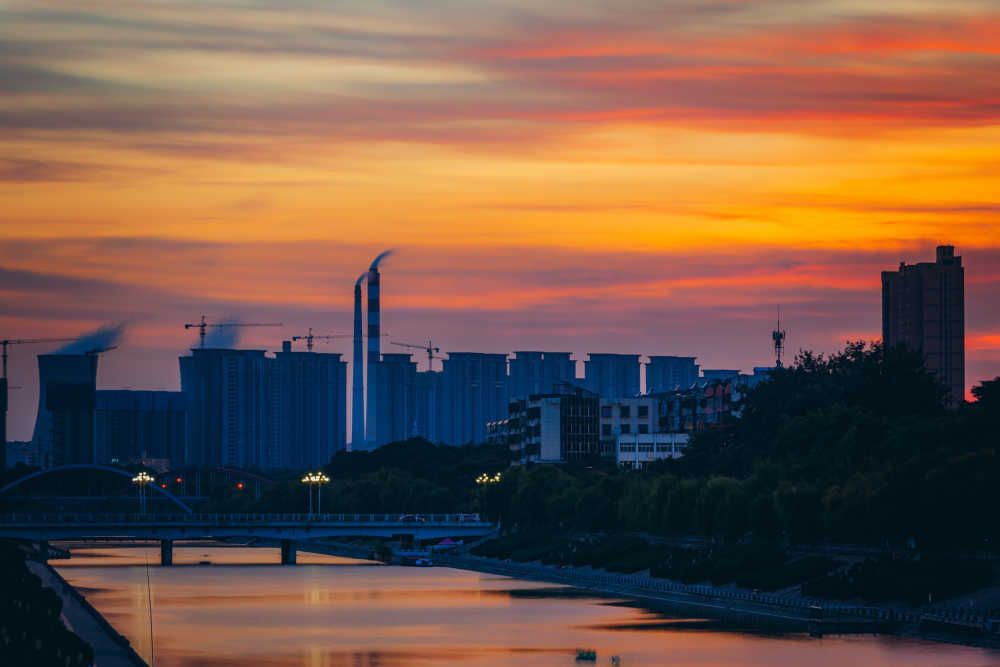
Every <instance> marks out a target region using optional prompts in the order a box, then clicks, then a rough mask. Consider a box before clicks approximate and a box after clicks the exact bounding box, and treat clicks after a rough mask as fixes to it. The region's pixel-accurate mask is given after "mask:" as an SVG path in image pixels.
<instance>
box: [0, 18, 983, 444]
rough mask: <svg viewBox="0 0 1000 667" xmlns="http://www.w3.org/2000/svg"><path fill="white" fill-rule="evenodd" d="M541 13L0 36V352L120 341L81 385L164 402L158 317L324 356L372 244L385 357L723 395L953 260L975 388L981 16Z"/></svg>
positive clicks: (169, 377) (20, 424) (172, 352)
mask: <svg viewBox="0 0 1000 667" xmlns="http://www.w3.org/2000/svg"><path fill="white" fill-rule="evenodd" d="M535 4H536V3H523V2H517V1H512V2H506V3H497V4H496V5H495V6H492V7H490V8H489V9H483V8H476V7H474V6H451V5H449V4H447V3H443V2H440V3H434V2H432V3H429V4H425V5H423V6H421V7H419V8H416V7H412V6H407V5H406V4H404V3H391V2H388V3H366V4H365V5H359V6H357V7H351V6H341V7H337V8H324V7H322V6H316V5H311V4H308V3H301V4H299V3H289V4H286V5H285V6H283V7H282V8H281V10H280V11H279V10H277V9H269V8H267V7H263V6H260V7H256V8H237V7H220V6H214V5H204V6H201V7H198V8H197V9H194V8H192V7H190V6H185V5H182V4H179V3H163V4H159V5H157V6H148V7H135V6H132V5H117V4H116V3H114V2H111V3H103V4H101V5H98V6H94V7H91V8H88V9H81V8H79V7H77V6H76V5H73V4H70V3H60V2H54V3H51V4H47V5H45V6H36V5H27V4H25V5H21V4H11V5H7V6H5V7H4V8H3V9H0V17H2V19H3V20H2V21H0V35H2V36H3V39H4V43H5V44H7V45H8V48H7V49H6V50H5V52H4V54H3V55H2V56H0V70H2V71H3V72H4V74H5V76H3V77H0V80H2V81H3V83H2V84H0V85H2V87H3V90H4V97H3V103H2V105H0V142H2V145H3V147H4V151H3V157H2V158H0V197H2V198H3V200H4V202H5V204H6V206H5V216H4V222H3V224H2V225H0V282H2V284H3V287H4V289H3V290H2V291H0V332H2V334H3V335H4V336H11V337H12V336H26V337H64V336H75V335H78V334H80V333H81V332H84V331H87V330H91V329H94V328H96V327H98V326H100V325H103V324H105V323H108V322H119V321H122V320H128V321H129V322H130V329H129V334H128V336H127V338H126V339H125V342H124V343H123V345H122V346H121V347H120V348H119V349H117V350H115V351H113V352H111V353H109V354H107V355H105V356H104V357H103V358H102V362H101V368H100V377H99V384H100V386H101V387H103V388H118V387H134V388H141V389H157V388H163V389H174V390H176V389H178V388H179V378H178V374H177V369H176V358H177V356H178V355H180V354H182V353H184V352H185V351H186V350H188V349H189V348H191V347H193V346H194V337H192V336H191V335H190V332H186V331H184V330H183V329H182V328H181V325H182V324H183V323H185V322H192V321H195V319H196V318H197V317H198V316H200V315H201V314H202V313H206V314H208V315H209V316H210V317H214V318H217V319H221V318H225V317H230V316H231V317H238V318H240V319H243V320H245V321H280V322H284V323H285V327H284V328H283V329H280V330H261V331H249V330H248V331H246V332H244V337H243V341H244V343H243V345H242V346H243V347H248V348H254V347H256V348H264V349H268V350H271V351H276V350H278V349H279V348H280V341H281V340H282V339H284V338H289V337H291V336H293V335H301V334H304V333H305V332H306V331H307V330H308V328H309V327H313V329H314V330H315V331H316V332H318V333H334V334H349V333H350V332H351V322H352V320H351V306H352V303H351V291H350V286H351V285H352V284H353V282H354V280H355V279H356V278H357V276H358V273H359V272H361V271H363V270H364V269H365V267H367V266H368V263H369V261H370V259H371V257H374V256H375V255H376V254H377V253H378V252H380V251H381V250H383V249H385V248H387V247H396V248H399V254H398V255H396V256H393V257H391V258H389V260H387V262H386V264H385V270H384V272H383V276H382V288H383V295H382V296H383V309H382V317H383V328H384V331H385V332H388V333H390V334H392V336H393V338H392V340H403V341H409V342H420V341H424V340H427V339H433V340H434V341H435V344H438V345H440V346H441V348H442V350H449V349H450V350H454V351H481V352H511V351H513V350H518V349H529V350H530V349H544V350H565V351H571V352H573V353H574V357H575V358H576V359H577V360H578V362H580V361H582V360H583V359H585V355H586V353H588V352H619V353H625V354H640V353H641V354H658V355H687V356H697V357H698V359H699V363H700V364H702V365H703V366H705V367H709V368H713V367H714V368H729V367H739V368H742V369H744V370H749V369H750V368H751V367H752V366H754V365H759V364H766V363H770V362H771V351H770V330H771V329H772V328H773V324H774V317H775V310H776V307H777V306H778V305H780V306H781V307H782V312H783V320H784V322H785V328H786V329H787V330H788V340H787V344H788V352H789V353H790V356H791V355H793V354H794V353H795V351H797V350H799V349H802V348H805V349H813V350H816V351H819V352H831V351H833V350H836V349H838V348H840V347H842V346H843V343H844V341H846V340H848V339H862V338H863V339H866V340H873V339H877V338H879V337H880V331H881V323H880V304H879V275H880V273H881V272H882V271H884V270H891V269H892V268H893V267H896V266H898V264H899V262H900V261H905V262H914V261H920V260H922V259H923V258H926V257H928V256H932V254H933V249H934V247H935V246H936V245H938V244H950V245H954V246H955V247H956V248H957V249H958V251H959V252H960V253H961V254H962V256H963V258H964V260H963V261H964V263H965V266H966V267H967V284H966V314H967V317H966V383H965V389H966V395H967V396H968V389H969V387H971V386H972V385H974V384H975V383H976V382H978V381H980V380H983V379H987V378H990V377H993V376H995V375H996V374H997V372H998V368H1000V305H998V304H997V300H996V298H995V294H996V293H997V291H998V288H1000V268H998V267H1000V245H998V242H997V238H998V237H1000V234H998V233H997V232H998V220H1000V202H998V201H997V197H996V194H995V183H996V176H997V167H996V160H995V157H994V155H993V153H994V152H995V151H994V150H993V147H994V146H995V145H996V144H997V140H998V139H1000V129H998V126H997V125H996V122H995V118H996V104H995V102H994V100H996V99H997V94H998V92H1000V89H998V85H1000V83H998V80H997V78H996V77H994V76H989V73H991V72H992V71H993V69H994V68H993V61H994V60H995V59H996V56H997V54H998V47H997V46H996V44H998V43H1000V40H998V39H997V38H998V37H1000V13H998V12H997V11H996V10H995V9H994V8H992V7H991V4H990V3H987V2H980V1H977V0H962V1H960V2H954V3H950V4H949V6H948V11H947V13H943V12H942V11H941V10H940V7H939V5H938V4H937V3H931V2H925V1H923V0H907V1H902V2H896V3H889V4H882V5H879V6H877V7H875V6H870V5H868V4H866V3H856V2H853V1H851V0H829V1H825V2H820V3H810V4H809V5H808V6H801V5H800V3H787V2H778V1H771V2H761V3H752V4H749V3H733V2H728V1H721V0H720V1H711V2H687V1H677V2H672V3H648V4H647V3H642V2H635V3H627V4H625V5H619V6H617V7H613V8H609V7H603V6H589V5H586V4H578V5H575V6H573V7H548V8H546V7H538V6H535ZM341 340H342V342H341V343H338V344H333V345H331V344H323V345H322V346H317V351H329V352H336V353H340V354H342V355H344V357H345V358H347V359H349V358H350V354H349V353H350V349H349V345H350V343H349V340H350V339H349V338H344V339H341ZM388 340H389V339H387V341H388ZM387 341H384V343H383V350H384V351H396V352H399V351H402V350H400V349H395V350H393V349H392V346H391V345H389V344H388V342H387ZM46 351H49V350H48V349H46V348H45V347H44V346H38V347H32V348H28V347H22V348H18V349H16V350H12V351H11V360H10V371H11V383H12V384H13V385H15V386H21V387H23V388H22V389H16V390H12V391H11V392H10V406H11V410H10V415H9V416H10V431H9V434H10V437H11V438H12V439H18V440H21V439H26V438H27V437H29V436H30V431H31V426H32V424H33V414H34V410H35V407H36V406H37V395H36V394H35V393H34V392H35V391H36V387H37V378H36V375H37V366H36V364H35V361H34V359H35V355H36V354H38V353H41V352H46ZM414 359H415V361H417V362H418V363H419V364H420V365H421V366H420V367H421V368H423V367H424V360H423V359H422V358H421V355H419V354H417V355H415V356H414Z"/></svg>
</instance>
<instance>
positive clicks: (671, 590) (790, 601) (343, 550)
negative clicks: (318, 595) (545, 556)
mask: <svg viewBox="0 0 1000 667" xmlns="http://www.w3.org/2000/svg"><path fill="white" fill-rule="evenodd" d="M298 548H299V549H300V550H302V551H314V552H316V553H324V554H328V555H336V556H348V557H355V558H358V557H362V558H364V557H366V556H364V555H363V553H362V551H363V548H359V547H358V546H357V545H352V544H343V543H315V542H312V543H300V544H299V545H298ZM367 557H368V558H370V556H367ZM433 559H434V561H435V562H436V563H437V564H439V565H443V566H447V567H453V568H456V569H462V570H470V571H475V572H484V573H488V574H497V575H501V576H508V577H513V578H517V579H526V580H532V581H543V582H547V583H553V584H559V585H565V586H572V587H575V588H582V589H586V590H591V591H594V592H596V593H600V594H604V595H611V596H616V597H623V598H628V599H632V600H636V601H638V602H640V603H642V604H643V605H645V606H649V607H651V608H655V609H657V610H661V611H665V612H670V613H675V614H684V615H692V614H695V615H700V616H706V617H710V618H714V619H718V620H721V621H724V622H729V623H733V624H734V625H741V626H744V627H754V628H758V629H762V630H767V631H778V632H801V633H809V634H811V635H814V636H823V635H827V634H833V635H837V634H894V635H899V636H904V637H915V638H922V639H930V640H933V641H943V642H951V643H958V644H964V645H968V646H979V647H987V648H1000V625H997V626H994V627H993V629H992V631H991V629H990V628H989V627H987V626H986V625H985V624H984V623H983V622H982V621H981V620H980V619H979V618H977V617H975V616H974V615H973V614H971V613H970V614H946V613H940V612H938V613H933V614H931V613H920V612H908V611H900V610H897V609H892V608H885V607H878V606H867V605H848V604H837V603H830V602H824V601H818V600H809V599H805V598H802V597H798V596H789V595H776V594H769V593H756V592H752V591H746V590H743V589H739V588H736V587H716V586H707V585H689V584H682V583H679V582H673V581H669V580H665V579H659V578H656V577H651V576H649V575H648V574H645V575H644V574H632V575H624V574H615V573H609V572H605V571H602V570H595V569H593V568H590V567H572V566H566V565H562V566H560V565H544V564H542V563H538V562H533V563H518V562H512V561H506V560H500V559H495V558H486V557H482V556H474V555H471V554H467V553H459V552H437V553H435V554H434V556H433Z"/></svg>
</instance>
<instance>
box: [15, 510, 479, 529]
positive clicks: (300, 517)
mask: <svg viewBox="0 0 1000 667" xmlns="http://www.w3.org/2000/svg"><path fill="white" fill-rule="evenodd" d="M27 523H113V524H135V523H141V524H149V523H180V524H191V523H213V524H220V523H224V524H275V523H364V524H372V523H376V524H398V525H407V526H410V525H412V526H414V527H416V526H420V525H454V524H471V523H485V521H483V519H481V518H480V516H479V514H410V513H395V512H394V513H390V514H298V513H270V514H250V513H244V512H221V513H211V514H205V513H202V514H150V513H147V514H139V513H130V514H121V513H119V514H102V513H93V512H49V513H40V514H22V513H8V514H0V524H27Z"/></svg>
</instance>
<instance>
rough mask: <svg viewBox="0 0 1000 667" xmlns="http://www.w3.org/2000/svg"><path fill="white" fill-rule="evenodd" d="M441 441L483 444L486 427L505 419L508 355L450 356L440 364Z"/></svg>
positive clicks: (472, 353)
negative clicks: (489, 423) (495, 421)
mask: <svg viewBox="0 0 1000 667" xmlns="http://www.w3.org/2000/svg"><path fill="white" fill-rule="evenodd" d="M442 367H443V370H442V371H441V378H442V382H441V384H442V408H441V415H442V423H441V440H442V441H443V442H444V443H446V444H449V445H464V444H467V443H470V442H473V443H479V442H485V440H486V423H487V422H489V421H493V420H496V419H502V418H504V417H506V416H507V355H505V354H484V353H481V352H451V353H449V354H448V358H447V359H445V360H444V362H443V363H442Z"/></svg>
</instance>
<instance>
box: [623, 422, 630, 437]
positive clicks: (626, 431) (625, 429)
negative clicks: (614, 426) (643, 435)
mask: <svg viewBox="0 0 1000 667" xmlns="http://www.w3.org/2000/svg"><path fill="white" fill-rule="evenodd" d="M631 432H632V426H631V425H630V424H622V433H624V434H625V435H628V434H629V433H631Z"/></svg>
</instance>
